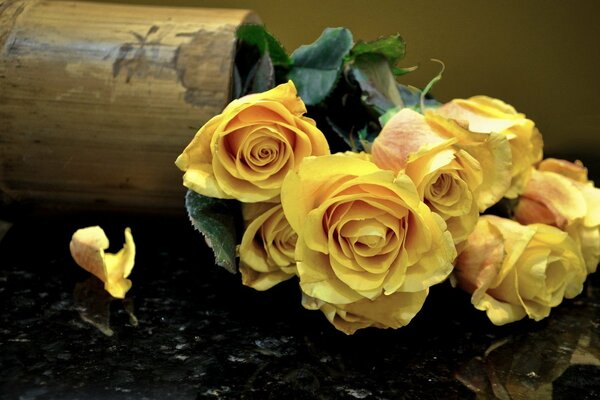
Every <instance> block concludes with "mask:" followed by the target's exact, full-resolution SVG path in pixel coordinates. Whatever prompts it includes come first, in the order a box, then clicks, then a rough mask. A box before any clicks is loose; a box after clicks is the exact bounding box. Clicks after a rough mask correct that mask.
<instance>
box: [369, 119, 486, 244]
mask: <svg viewBox="0 0 600 400" xmlns="http://www.w3.org/2000/svg"><path fill="white" fill-rule="evenodd" d="M456 142H457V140H456V139H454V138H453V139H446V138H443V137H441V136H439V135H438V134H437V133H436V132H434V131H433V129H432V128H431V127H430V126H429V125H428V124H427V122H426V121H425V117H424V116H423V115H421V114H419V113H417V112H415V111H413V110H410V109H407V108H405V109H403V110H401V111H400V112H398V113H397V114H396V115H394V116H393V117H392V118H391V119H390V120H389V121H388V123H387V124H386V125H385V126H384V127H383V129H382V131H381V133H380V134H379V135H378V136H377V138H376V139H375V141H374V142H373V146H372V156H373V162H374V163H375V164H377V165H378V166H379V167H381V168H384V169H389V170H392V171H394V172H400V171H403V172H404V173H405V174H406V175H408V176H409V177H410V178H411V180H412V181H413V182H414V184H415V185H416V187H417V191H418V193H419V195H420V197H421V199H423V200H424V201H425V204H427V205H428V206H429V207H430V208H431V210H432V211H435V212H436V213H438V214H439V215H440V216H441V217H442V218H444V220H445V221H446V224H447V225H448V230H449V231H450V233H451V234H452V237H453V239H454V243H455V244H458V243H460V242H462V241H464V240H465V239H466V238H467V236H469V233H471V231H472V230H473V228H474V227H475V224H476V223H477V218H478V217H479V207H478V204H477V200H478V198H479V188H480V186H481V184H482V181H483V173H482V170H481V166H480V164H479V162H478V161H477V160H476V159H475V158H473V157H472V156H471V155H470V154H469V153H467V152H466V151H465V150H462V149H459V148H457V147H456V146H455V144H456Z"/></svg>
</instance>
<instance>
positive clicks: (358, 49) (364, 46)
mask: <svg viewBox="0 0 600 400" xmlns="http://www.w3.org/2000/svg"><path fill="white" fill-rule="evenodd" d="M363 54H381V55H382V56H384V57H385V58H386V59H387V60H388V62H389V63H390V65H395V64H396V63H397V62H398V61H399V60H401V59H402V58H404V55H405V54H406V43H405V42H404V39H402V37H401V36H400V35H399V34H395V35H392V36H388V37H382V38H379V39H377V40H373V41H371V42H358V43H356V44H355V45H354V47H353V48H352V50H351V51H350V58H351V59H354V58H356V57H359V56H361V55H363Z"/></svg>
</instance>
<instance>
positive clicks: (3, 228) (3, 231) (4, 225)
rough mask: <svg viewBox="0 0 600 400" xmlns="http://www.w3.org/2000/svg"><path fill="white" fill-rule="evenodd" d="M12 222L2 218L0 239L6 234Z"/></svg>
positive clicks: (0, 221)
mask: <svg viewBox="0 0 600 400" xmlns="http://www.w3.org/2000/svg"><path fill="white" fill-rule="evenodd" d="M11 226H12V224H11V223H10V222H6V221H2V220H0V240H2V238H3V237H4V235H6V232H8V230H9V229H10V227H11Z"/></svg>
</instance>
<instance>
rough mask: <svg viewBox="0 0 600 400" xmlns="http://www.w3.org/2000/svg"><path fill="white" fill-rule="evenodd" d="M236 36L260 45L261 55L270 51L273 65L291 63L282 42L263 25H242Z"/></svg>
mask: <svg viewBox="0 0 600 400" xmlns="http://www.w3.org/2000/svg"><path fill="white" fill-rule="evenodd" d="M236 36H237V38H238V40H240V41H243V42H245V43H247V44H251V45H254V46H256V47H258V49H259V51H260V55H261V56H262V55H263V54H265V53H268V54H269V57H271V62H272V63H273V65H277V66H280V65H281V66H289V65H290V63H291V60H290V58H289V57H288V55H287V52H286V51H285V49H284V48H283V46H282V45H281V43H279V41H278V40H277V39H276V38H275V37H274V36H273V35H271V34H270V33H269V32H268V31H267V30H266V29H265V27H264V26H263V25H256V24H245V25H241V26H240V27H239V28H238V30H237V32H236Z"/></svg>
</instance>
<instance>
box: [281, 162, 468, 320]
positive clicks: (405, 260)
mask: <svg viewBox="0 0 600 400" xmlns="http://www.w3.org/2000/svg"><path fill="white" fill-rule="evenodd" d="M281 202H282V205H283V210H284V212H285V215H286V217H287V219H288V221H289V223H290V225H291V226H292V228H293V229H294V231H295V232H297V234H298V242H297V244H296V253H295V258H296V261H297V269H298V276H299V279H300V287H301V288H302V291H303V292H304V293H305V294H306V295H308V296H310V297H312V298H315V299H317V300H319V301H321V302H323V303H329V304H331V305H337V306H338V307H339V306H347V305H350V304H353V303H357V302H361V301H362V300H364V299H368V300H369V302H362V303H360V307H361V308H362V307H367V308H371V307H377V304H378V302H384V303H386V304H387V301H386V300H384V299H379V298H380V297H381V296H390V295H392V294H394V293H402V292H409V293H416V292H421V291H424V290H427V289H428V288H429V287H430V286H431V285H434V284H436V283H439V282H441V281H442V280H444V279H445V278H446V277H447V276H448V275H449V274H450V272H451V270H452V262H453V260H454V258H455V256H456V250H455V248H454V244H453V242H452V236H451V235H450V233H449V232H448V231H447V230H446V225H445V223H444V221H443V220H442V218H441V217H439V216H438V215H437V214H435V213H433V212H431V210H430V209H429V207H427V206H426V205H425V203H423V202H422V201H421V200H420V198H419V195H418V193H417V191H416V188H415V186H414V184H413V183H412V181H411V180H410V179H409V178H408V177H407V176H406V175H403V174H400V175H398V176H396V174H395V173H393V172H391V171H384V170H381V169H380V168H378V167H377V166H376V165H375V164H373V163H371V162H368V161H364V160H361V159H359V158H356V157H349V156H347V155H344V154H337V155H331V156H322V157H308V158H306V159H305V160H304V161H303V162H302V164H300V166H299V168H298V169H297V170H295V171H292V172H290V173H289V174H288V176H287V177H286V179H285V181H284V183H283V187H282V191H281ZM417 297H418V298H419V299H421V297H419V296H415V298H417ZM423 298H424V297H423ZM421 304H422V303H421ZM404 306H406V305H403V304H398V305H397V307H398V308H401V307H404ZM357 307H358V306H357ZM415 307H416V306H415ZM416 308H417V309H419V308H420V305H419V306H418V307H416ZM372 311H373V312H375V311H374V310H372ZM411 318H412V317H411ZM406 320H410V318H407V319H406Z"/></svg>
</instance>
